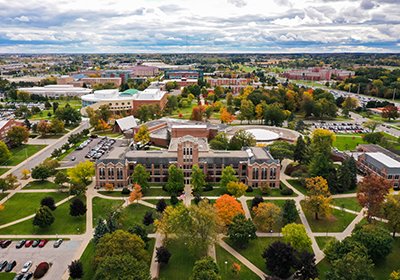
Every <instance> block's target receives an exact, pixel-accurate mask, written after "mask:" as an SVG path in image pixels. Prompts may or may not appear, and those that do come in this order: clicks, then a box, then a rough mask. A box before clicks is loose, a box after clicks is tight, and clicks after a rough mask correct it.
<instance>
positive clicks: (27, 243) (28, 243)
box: [25, 240, 33, 248]
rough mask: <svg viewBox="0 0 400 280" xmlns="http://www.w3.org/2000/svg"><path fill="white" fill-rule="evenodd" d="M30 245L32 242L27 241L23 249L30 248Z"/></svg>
mask: <svg viewBox="0 0 400 280" xmlns="http://www.w3.org/2000/svg"><path fill="white" fill-rule="evenodd" d="M32 243H33V240H27V241H26V242H25V247H26V248H28V247H31V245H32Z"/></svg>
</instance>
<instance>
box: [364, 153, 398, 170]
mask: <svg viewBox="0 0 400 280" xmlns="http://www.w3.org/2000/svg"><path fill="white" fill-rule="evenodd" d="M366 155H368V156H370V157H372V158H373V159H375V160H377V161H379V162H380V163H382V164H383V165H385V166H386V167H388V168H400V162H399V161H397V160H395V159H393V158H391V157H389V156H387V155H385V154H384V153H380V152H377V153H366Z"/></svg>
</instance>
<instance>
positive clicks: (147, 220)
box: [143, 211, 154, 226]
mask: <svg viewBox="0 0 400 280" xmlns="http://www.w3.org/2000/svg"><path fill="white" fill-rule="evenodd" d="M153 223H154V218H153V211H146V213H144V216H143V224H144V225H145V226H149V225H151V224H153Z"/></svg>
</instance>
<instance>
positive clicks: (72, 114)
mask: <svg viewBox="0 0 400 280" xmlns="http://www.w3.org/2000/svg"><path fill="white" fill-rule="evenodd" d="M55 116H56V118H58V119H59V120H61V121H63V122H64V124H65V125H66V126H68V125H71V124H77V123H79V122H80V121H81V119H82V116H81V113H80V112H79V110H76V109H74V108H72V107H71V106H70V105H69V104H67V105H65V106H64V108H60V107H59V108H57V110H56V112H55Z"/></svg>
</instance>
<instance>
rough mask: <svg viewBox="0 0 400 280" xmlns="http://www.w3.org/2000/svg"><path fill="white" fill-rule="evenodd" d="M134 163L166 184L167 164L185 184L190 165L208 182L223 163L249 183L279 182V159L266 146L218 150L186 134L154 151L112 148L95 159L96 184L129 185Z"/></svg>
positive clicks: (213, 180)
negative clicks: (175, 169) (100, 157)
mask: <svg viewBox="0 0 400 280" xmlns="http://www.w3.org/2000/svg"><path fill="white" fill-rule="evenodd" d="M137 164H142V165H143V166H145V167H146V170H147V171H149V172H150V179H149V182H151V183H158V184H160V185H162V184H165V183H166V182H167V180H168V167H169V166H170V165H172V164H173V165H176V166H177V167H179V168H181V169H182V170H183V173H184V180H185V184H190V180H191V173H192V167H193V165H198V166H199V167H200V168H201V169H202V170H203V172H204V174H205V176H206V180H207V182H211V183H214V184H217V183H218V182H219V181H220V180H221V175H222V171H223V169H224V167H225V166H228V165H230V166H232V167H233V168H234V169H235V171H236V175H237V177H238V178H239V180H240V181H242V182H244V183H245V184H247V185H249V186H252V187H259V186H261V185H268V186H270V187H271V188H279V186H280V162H279V160H275V159H274V158H273V157H272V156H271V154H270V153H269V152H268V150H267V148H261V147H249V148H246V149H244V150H240V151H217V150H212V149H210V148H209V146H208V140H207V138H201V137H193V136H191V135H185V136H183V137H179V138H172V139H171V143H170V146H169V148H168V149H166V150H157V151H150V150H149V151H143V150H129V148H128V149H127V148H114V149H113V150H112V151H111V152H110V153H109V154H108V155H107V156H106V157H105V158H103V159H100V160H98V161H97V162H96V187H98V188H100V187H104V186H105V184H113V185H114V186H115V187H127V186H130V185H132V179H131V175H132V173H133V170H134V168H135V166H136V165H137Z"/></svg>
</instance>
